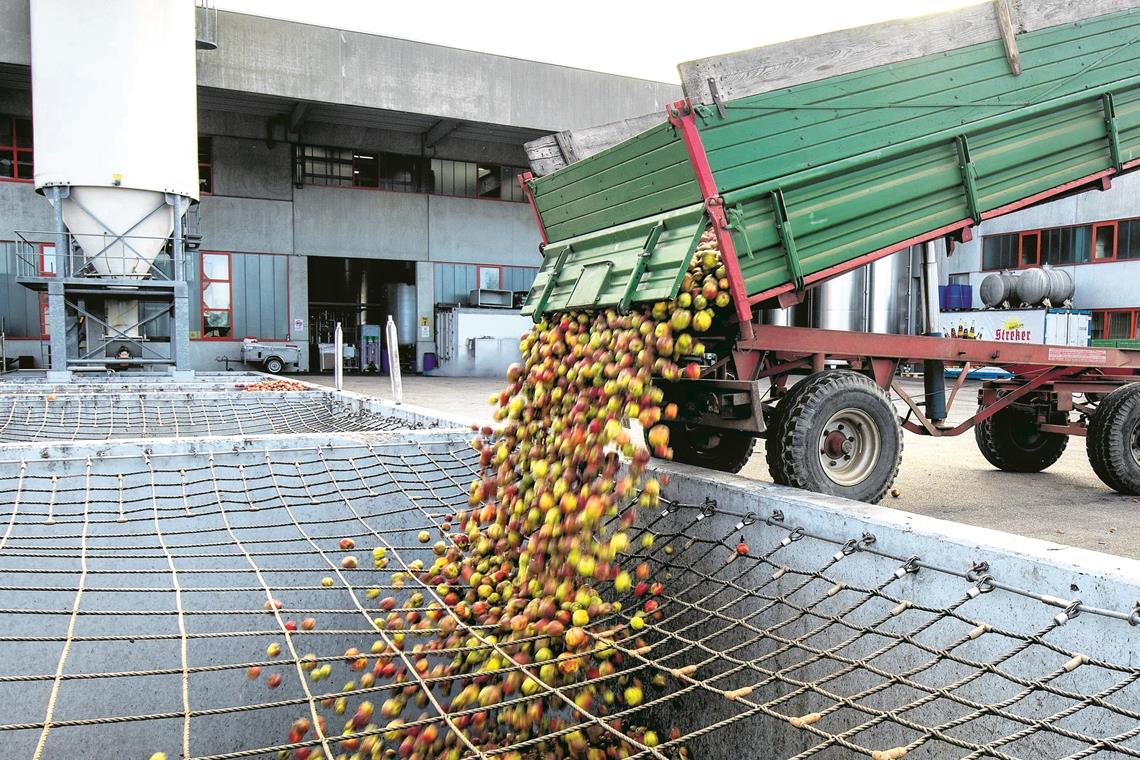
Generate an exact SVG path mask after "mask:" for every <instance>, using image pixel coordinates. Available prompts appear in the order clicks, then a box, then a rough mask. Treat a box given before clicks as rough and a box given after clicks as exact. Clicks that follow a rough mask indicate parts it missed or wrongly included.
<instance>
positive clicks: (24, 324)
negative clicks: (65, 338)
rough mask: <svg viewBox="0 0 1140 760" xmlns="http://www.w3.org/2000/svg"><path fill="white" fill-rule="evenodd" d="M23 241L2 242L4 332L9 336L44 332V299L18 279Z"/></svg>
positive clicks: (0, 314) (0, 322) (0, 315)
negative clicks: (19, 249) (42, 316)
mask: <svg viewBox="0 0 1140 760" xmlns="http://www.w3.org/2000/svg"><path fill="white" fill-rule="evenodd" d="M21 245H22V244H20V243H12V242H0V306H2V307H3V308H2V309H0V332H3V333H4V334H5V335H7V336H8V337H10V338H11V337H20V338H36V337H39V335H40V299H39V296H38V295H37V294H36V293H33V292H32V291H30V290H28V289H27V288H25V287H24V286H23V285H20V284H19V283H18V282H16V250H17V249H18V248H19V247H20V246H21Z"/></svg>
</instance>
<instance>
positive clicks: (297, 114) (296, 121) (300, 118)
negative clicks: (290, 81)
mask: <svg viewBox="0 0 1140 760" xmlns="http://www.w3.org/2000/svg"><path fill="white" fill-rule="evenodd" d="M311 106H312V104H311V103H306V102H305V101H303V100H298V101H297V102H296V103H294V104H293V110H292V111H290V112H289V119H288V121H287V122H286V124H287V125H288V127H289V131H290V132H292V133H293V134H296V133H297V132H299V131H300V130H301V125H302V124H304V123H305V116H306V115H308V113H309V108H310V107H311Z"/></svg>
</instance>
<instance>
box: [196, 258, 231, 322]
mask: <svg viewBox="0 0 1140 760" xmlns="http://www.w3.org/2000/svg"><path fill="white" fill-rule="evenodd" d="M206 256H225V257H226V279H224V280H211V279H210V278H208V277H206V265H205V257H206ZM233 263H234V262H233V257H232V256H231V255H230V254H229V252H227V251H201V252H200V255H199V256H198V271H199V272H200V273H201V277H200V278H199V279H200V280H201V282H200V283H199V287H198V327H199V329H198V335H199V338H198V339H199V340H228V341H233V340H236V339H235V338H234V270H233ZM221 282H224V283H225V284H226V287H227V288H228V289H229V292H230V297H229V306H228V307H226V308H225V309H212V308H208V307H207V306H206V300H205V295H206V286H207V285H210V284H215V283H221ZM208 311H211V312H223V311H224V312H226V313H227V314H228V315H229V325H230V334H229V335H206V312H208Z"/></svg>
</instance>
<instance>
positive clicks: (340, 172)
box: [297, 145, 356, 187]
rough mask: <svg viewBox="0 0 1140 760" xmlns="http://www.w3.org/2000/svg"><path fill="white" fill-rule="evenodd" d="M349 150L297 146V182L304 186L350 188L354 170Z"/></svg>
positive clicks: (353, 161)
mask: <svg viewBox="0 0 1140 760" xmlns="http://www.w3.org/2000/svg"><path fill="white" fill-rule="evenodd" d="M353 156H354V154H353V152H352V151H351V150H340V149H338V148H319V147H316V146H313V145H299V146H297V172H298V176H297V182H298V183H302V184H306V185H333V186H335V187H352V184H353V176H354V175H353V173H352V172H353V170H354V169H355V168H356V166H355V164H356V162H355V159H354V157H353Z"/></svg>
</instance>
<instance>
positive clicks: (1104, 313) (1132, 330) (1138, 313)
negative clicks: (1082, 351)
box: [1090, 259, 1140, 340]
mask: <svg viewBox="0 0 1140 760" xmlns="http://www.w3.org/2000/svg"><path fill="white" fill-rule="evenodd" d="M1102 261H1107V259H1102ZM1113 314H1128V315H1129V318H1128V335H1127V336H1125V337H1119V336H1112V335H1102V336H1101V337H1100V338H1098V339H1097V340H1135V339H1136V327H1137V322H1138V321H1140V309H1134V308H1128V309H1093V310H1092V315H1093V317H1098V316H1099V317H1101V318H1102V319H1103V320H1104V322H1103V324H1104V326H1105V327H1108V325H1109V320H1110V319H1111V317H1112V315H1113ZM1090 330H1091V325H1090Z"/></svg>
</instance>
